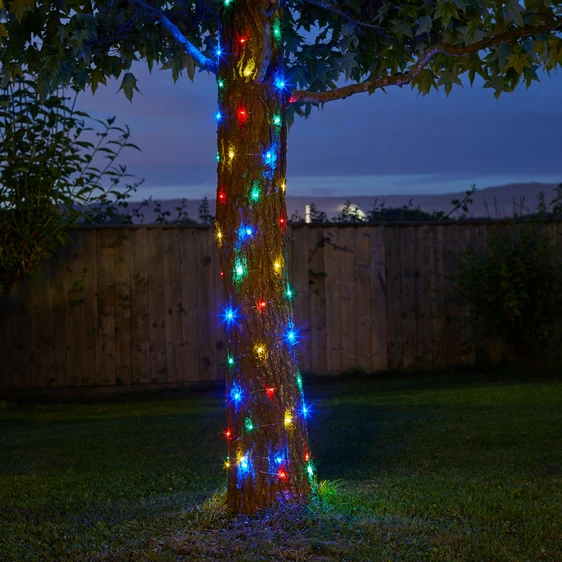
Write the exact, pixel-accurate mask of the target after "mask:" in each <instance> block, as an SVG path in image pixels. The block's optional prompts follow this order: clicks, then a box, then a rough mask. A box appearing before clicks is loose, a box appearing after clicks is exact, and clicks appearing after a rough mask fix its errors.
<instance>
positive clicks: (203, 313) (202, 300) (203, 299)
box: [195, 229, 220, 381]
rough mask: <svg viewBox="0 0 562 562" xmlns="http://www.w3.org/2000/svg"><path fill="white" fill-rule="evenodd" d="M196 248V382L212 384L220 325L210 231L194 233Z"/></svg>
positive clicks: (201, 230) (204, 230) (214, 251)
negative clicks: (197, 371) (197, 366)
mask: <svg viewBox="0 0 562 562" xmlns="http://www.w3.org/2000/svg"><path fill="white" fill-rule="evenodd" d="M195 247H196V249H197V302H198V305H199V308H198V315H197V328H198V345H197V349H198V352H199V353H198V356H199V361H198V364H199V380H200V381H212V380H216V378H217V362H216V331H217V327H218V324H219V322H220V321H219V320H218V311H217V308H218V303H217V302H215V298H214V297H215V280H214V279H213V269H214V268H213V261H214V260H216V259H218V256H215V254H216V250H215V248H214V240H213V238H212V236H211V230H210V229H209V230H207V229H200V230H196V232H195Z"/></svg>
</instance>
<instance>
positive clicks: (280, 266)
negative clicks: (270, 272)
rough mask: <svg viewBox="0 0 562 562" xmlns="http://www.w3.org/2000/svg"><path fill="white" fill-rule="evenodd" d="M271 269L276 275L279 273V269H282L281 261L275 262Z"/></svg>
mask: <svg viewBox="0 0 562 562" xmlns="http://www.w3.org/2000/svg"><path fill="white" fill-rule="evenodd" d="M273 268H274V269H275V272H276V273H280V272H281V269H282V268H283V263H282V262H281V260H276V261H275V263H274V264H273Z"/></svg>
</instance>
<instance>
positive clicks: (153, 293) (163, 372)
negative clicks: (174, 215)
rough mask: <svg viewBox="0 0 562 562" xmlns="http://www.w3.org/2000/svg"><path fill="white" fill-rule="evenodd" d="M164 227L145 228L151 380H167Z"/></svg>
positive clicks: (163, 381)
mask: <svg viewBox="0 0 562 562" xmlns="http://www.w3.org/2000/svg"><path fill="white" fill-rule="evenodd" d="M163 230H164V229H163V228H147V229H146V260H147V264H148V310H149V318H150V326H149V337H150V347H149V355H150V380H151V382H154V383H158V382H160V383H165V382H167V380H168V366H167V364H166V310H165V308H164V302H165V301H164V253H163V245H162V238H163Z"/></svg>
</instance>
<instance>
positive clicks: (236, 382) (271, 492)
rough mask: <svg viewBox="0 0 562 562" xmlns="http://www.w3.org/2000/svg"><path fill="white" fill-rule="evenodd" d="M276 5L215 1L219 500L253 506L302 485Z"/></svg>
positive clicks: (305, 473) (306, 473)
mask: <svg viewBox="0 0 562 562" xmlns="http://www.w3.org/2000/svg"><path fill="white" fill-rule="evenodd" d="M280 16H281V12H280V10H279V7H278V5H277V4H276V3H275V2H269V1H264V0H259V1H258V0H248V1H245V2H244V1H242V0H224V1H223V6H222V14H221V31H220V47H219V49H218V51H217V56H218V59H219V72H218V75H217V82H218V97H219V109H218V112H217V116H216V118H217V121H218V153H217V160H218V186H217V211H216V237H217V244H218V248H219V253H220V260H221V267H222V273H221V275H222V276H223V280H224V288H225V294H226V305H225V310H224V322H225V324H226V328H227V340H228V359H227V371H228V372H227V377H226V378H227V380H226V403H227V407H226V411H227V430H226V431H225V435H226V437H227V439H228V459H227V462H226V468H227V470H228V495H227V497H228V506H229V508H230V509H231V511H233V512H234V513H247V514H254V513H255V512H256V511H257V510H258V509H260V508H262V507H267V506H272V505H274V504H275V502H276V501H279V500H284V501H303V500H306V498H307V497H308V495H309V493H310V491H311V482H312V466H311V464H310V457H309V451H308V438H307V431H306V419H305V418H306V413H307V412H306V407H305V405H304V399H303V393H302V381H301V376H300V373H299V369H298V360H297V347H298V330H297V329H296V328H295V327H294V325H293V321H292V318H293V313H292V302H291V300H292V296H293V293H292V290H291V288H290V286H289V280H288V267H287V265H288V264H287V240H286V238H287V235H286V232H287V212H286V206H285V171H286V140H287V126H286V122H285V111H286V109H285V108H286V105H287V103H288V99H289V93H288V91H287V89H286V88H285V85H284V83H283V53H282V43H281V38H280Z"/></svg>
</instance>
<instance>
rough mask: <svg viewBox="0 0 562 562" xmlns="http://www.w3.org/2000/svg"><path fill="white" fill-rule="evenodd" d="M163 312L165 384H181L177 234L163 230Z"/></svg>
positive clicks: (179, 277)
mask: <svg viewBox="0 0 562 562" xmlns="http://www.w3.org/2000/svg"><path fill="white" fill-rule="evenodd" d="M162 236H163V237H162V241H163V249H164V301H165V304H164V308H165V310H166V363H167V365H168V379H167V380H168V382H179V381H181V380H182V378H183V376H182V369H183V365H182V359H183V358H182V355H183V352H182V347H181V345H182V341H183V334H182V317H183V314H182V295H181V261H180V259H181V258H180V247H179V230H178V229H177V228H169V229H166V230H163V232H162Z"/></svg>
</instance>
